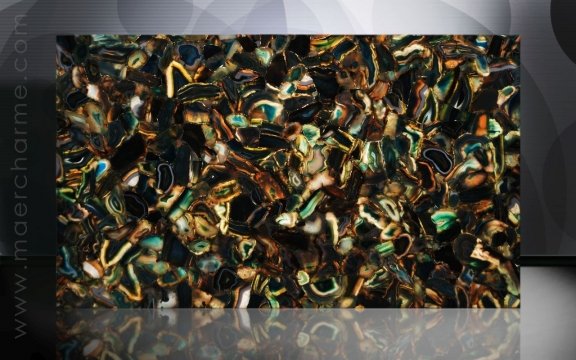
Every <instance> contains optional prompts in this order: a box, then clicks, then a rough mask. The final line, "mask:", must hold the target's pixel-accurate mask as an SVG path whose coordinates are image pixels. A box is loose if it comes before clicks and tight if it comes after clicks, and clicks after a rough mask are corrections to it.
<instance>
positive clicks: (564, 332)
mask: <svg viewBox="0 0 576 360" xmlns="http://www.w3.org/2000/svg"><path fill="white" fill-rule="evenodd" d="M575 14H576V2H572V1H570V0H483V1H469V0H444V1H438V0H437V1H433V0H413V1H410V3H409V5H408V4H407V1H402V0H390V1H386V0H354V1H343V0H311V1H304V0H285V1H272V0H245V1H238V0H200V1H192V0H188V1H184V0H178V1H177V0H164V1H163V0H141V1H134V0H132V1H130V0H113V1H83V0H82V1H81V0H75V1H72V0H67V1H59V2H56V1H48V0H37V1H33V0H24V1H17V0H2V2H1V3H0V114H2V119H1V120H0V255H2V256H6V255H8V256H9V255H11V254H13V250H14V249H13V244H14V240H15V239H14V234H13V230H12V222H13V221H14V217H13V212H14V210H13V206H14V201H13V191H14V187H13V173H11V172H10V171H9V169H10V167H11V166H12V165H13V161H14V157H15V156H16V154H15V153H14V150H13V140H14V125H13V114H14V105H15V103H16V99H15V97H14V93H13V92H14V87H15V86H16V85H18V84H25V85H26V86H27V87H28V97H27V100H26V101H27V103H28V104H29V109H28V110H29V112H28V113H29V115H28V121H29V125H28V126H27V130H28V131H29V134H28V139H29V152H28V156H29V162H28V165H29V171H28V176H29V186H28V188H27V194H28V196H29V197H30V199H31V200H30V202H29V209H28V211H29V214H28V219H29V231H28V234H27V236H28V241H29V242H28V244H27V250H28V252H27V255H29V256H33V255H39V256H40V255H46V256H53V255H54V254H55V249H56V241H55V230H56V229H55V221H54V219H55V216H56V212H55V194H54V189H55V182H54V169H55V159H54V157H55V156H54V151H55V136H54V134H55V131H56V122H55V121H54V119H55V110H54V63H55V59H54V55H55V51H54V50H55V36H56V35H57V34H89V33H122V34H132V33H148V34H151V33H172V34H206V33H215V34H226V33H228V34H231V33H232V34H234V33H270V34H273V33H337V34H348V33H349V34H371V33H375V34H376V33H377V34H391V33H394V34H402V33H404V34H406V33H412V34H414V33H421V34H446V33H452V34H456V33H466V34H477V33H487V34H520V36H521V38H522V40H521V41H522V45H521V46H522V50H521V59H522V60H521V61H522V80H521V83H522V102H521V111H522V180H521V181H522V196H521V199H522V221H521V223H522V237H523V247H522V252H523V254H525V255H576V221H572V220H573V219H574V218H575V215H576V202H575V201H574V200H576V188H575V187H573V186H572V184H574V183H575V181H576V159H575V158H574V157H573V154H574V153H576V140H573V139H576V118H575V116H574V114H576V101H575V100H576V99H575V94H576V91H575V90H576V43H575V42H574V41H573V40H572V39H571V37H572V36H573V34H576V20H574V19H573V17H574V15H575ZM16 15H26V17H25V19H24V21H23V22H24V23H25V24H26V29H27V32H28V33H27V34H26V35H25V36H20V37H17V36H15V35H14V33H13V30H14V18H15V16H16ZM18 39H26V41H27V42H28V51H27V52H26V54H25V58H26V59H27V61H28V70H27V72H26V75H25V76H26V78H24V77H23V76H24V75H23V74H19V73H17V72H15V71H14V60H15V58H16V56H17V54H16V53H15V52H14V43H15V41H16V40H18ZM41 272H42V268H38V271H36V272H35V274H39V273H41ZM44 272H45V274H44V275H42V278H41V279H36V278H35V277H34V275H33V274H34V273H32V272H31V273H29V275H30V279H36V280H37V281H38V282H43V283H44V285H45V286H46V284H54V278H53V272H52V270H50V268H49V267H48V266H47V267H46V268H45V271H44ZM574 275H575V272H574V271H572V270H570V269H568V268H564V269H557V268H556V269H555V268H523V269H522V297H523V304H522V311H521V313H522V316H521V318H522V321H521V327H522V331H521V353H522V358H523V359H570V358H573V356H570V354H572V353H574V352H575V351H576V343H575V342H574V341H573V334H574V333H575V332H576V320H574V317H573V316H572V314H571V312H572V311H571V307H572V306H571V305H572V304H573V302H574V297H575V296H576V290H573V289H571V286H570V283H571V282H573V281H574ZM36 276H39V275H36ZM6 289H7V290H6ZM41 289H43V288H31V289H30V291H33V290H36V294H38V297H37V298H36V299H35V300H36V304H35V305H34V306H33V307H34V309H36V308H38V309H40V308H41V309H42V310H37V311H36V312H34V311H33V309H32V306H31V307H30V311H29V313H28V314H27V316H28V320H29V322H30V323H31V324H34V322H35V321H36V322H38V324H44V326H46V327H47V328H50V327H51V326H52V325H51V324H53V321H52V320H50V319H52V318H51V316H52V315H49V314H48V313H50V312H51V311H52V310H51V309H53V307H51V305H50V304H49V303H47V305H41V304H39V303H38V302H39V301H41V300H39V299H40V297H41V296H40V295H42V294H44V296H45V295H46V293H49V291H44V290H42V291H41ZM12 290H13V289H12V288H10V285H9V286H8V287H4V286H2V291H0V300H2V299H3V298H7V297H8V294H9V293H11V292H12ZM30 294H32V293H29V296H31V295H30ZM52 294H53V293H52ZM50 296H53V295H50ZM446 311H450V310H446ZM2 315H3V314H2ZM39 319H44V320H45V323H44V322H42V321H40V320H39ZM1 320H2V321H1V322H2V323H3V324H10V321H11V320H10V319H9V318H1ZM6 326H9V325H6ZM3 331H4V328H3ZM31 334H32V332H31ZM31 336H32V337H31V340H30V341H31V344H36V345H40V344H42V343H43V344H44V346H48V345H47V344H48V343H49V342H50V341H49V339H50V336H51V335H49V331H48V332H46V331H44V330H38V333H37V334H32V335H31ZM3 338H4V337H3ZM42 339H44V340H42ZM52 339H53V338H52ZM34 349H36V350H34ZM28 351H36V353H35V354H36V355H38V354H39V353H40V352H42V350H41V348H39V347H36V348H35V347H30V348H29V349H28ZM34 356H35V355H33V356H32V357H23V358H35V359H40V358H44V357H34Z"/></svg>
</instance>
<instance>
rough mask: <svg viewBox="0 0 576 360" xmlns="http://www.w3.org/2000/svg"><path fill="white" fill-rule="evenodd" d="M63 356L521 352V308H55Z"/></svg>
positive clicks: (483, 355) (500, 355) (489, 355)
mask: <svg viewBox="0 0 576 360" xmlns="http://www.w3.org/2000/svg"><path fill="white" fill-rule="evenodd" d="M57 325H58V326H57V331H58V338H59V342H58V347H57V352H58V357H59V358H61V359H78V358H99V359H519V358H520V311H519V310H518V309H442V310H440V309H438V310H433V309H367V310H363V311H357V310H350V309H329V310H320V311H318V310H297V309H290V310H262V309H212V310H199V309H197V310H190V309H158V310H152V309H150V310H148V309H144V310H103V309H102V310H90V309H82V310H73V311H61V312H60V313H59V314H58V323H57Z"/></svg>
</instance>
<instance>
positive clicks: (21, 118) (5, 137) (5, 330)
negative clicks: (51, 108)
mask: <svg viewBox="0 0 576 360" xmlns="http://www.w3.org/2000/svg"><path fill="white" fill-rule="evenodd" d="M7 10H8V11H2V13H0V21H1V22H2V23H8V24H11V28H10V35H9V36H8V37H7V39H6V42H5V43H4V44H3V47H2V52H3V53H2V54H0V55H2V56H1V57H0V59H2V60H0V73H1V75H0V77H1V78H2V81H1V85H0V114H2V121H1V122H0V139H1V140H0V165H1V171H0V189H1V195H2V199H1V204H2V205H0V231H1V233H0V281H1V282H2V284H1V285H0V304H1V305H2V307H3V309H2V310H3V311H2V312H1V316H0V332H1V335H0V339H1V340H0V344H2V346H3V349H4V351H5V352H6V353H10V354H19V355H18V358H21V359H52V358H55V356H56V349H55V345H54V344H55V340H56V339H55V307H54V276H53V273H54V257H53V256H46V255H47V254H48V253H49V252H46V251H43V250H41V249H42V248H43V247H45V246H40V247H39V246H38V244H40V243H44V244H48V243H49V242H55V238H54V234H53V233H54V232H53V231H51V230H52V229H48V228H46V227H45V226H44V224H45V223H46V219H42V214H44V216H51V214H52V213H53V211H51V209H50V208H51V207H53V205H51V204H49V203H46V201H44V200H42V201H38V199H45V198H44V197H43V196H39V194H40V193H42V192H44V193H46V192H48V191H50V190H49V188H48V187H53V186H52V184H51V180H52V179H53V175H52V176H50V174H43V173H42V172H45V169H46V167H43V166H40V167H39V166H38V163H39V160H40V161H44V160H43V159H42V157H43V156H45V155H43V156H39V154H42V153H43V152H44V153H46V149H45V148H44V149H43V147H44V146H43V144H44V142H45V140H46V139H45V140H41V141H39V139H38V131H37V129H36V128H37V127H40V128H41V131H40V134H43V135H42V136H45V137H46V138H47V139H48V138H49V140H48V141H50V142H53V139H54V137H55V135H51V133H53V131H50V130H48V129H50V128H51V127H52V124H50V123H47V122H46V120H47V119H48V118H49V117H50V116H51V114H48V113H46V112H45V106H44V104H45V103H46V101H47V100H46V99H43V98H45V97H46V85H45V84H42V82H40V81H37V80H35V77H36V74H35V71H36V70H37V66H35V65H36V64H34V63H35V62H37V61H38V60H37V59H38V58H39V56H49V55H48V54H44V55H42V54H39V51H38V50H37V49H35V47H36V43H37V42H38V39H37V36H38V34H35V32H34V31H33V29H34V27H33V26H31V25H32V20H31V19H30V17H29V15H27V14H25V13H14V12H13V11H9V10H13V9H7ZM42 182H43V183H44V184H45V186H46V187H45V188H42V186H38V184H39V183H42ZM49 209H50V210H49ZM39 234H44V236H38V235H39ZM12 350H14V351H12Z"/></svg>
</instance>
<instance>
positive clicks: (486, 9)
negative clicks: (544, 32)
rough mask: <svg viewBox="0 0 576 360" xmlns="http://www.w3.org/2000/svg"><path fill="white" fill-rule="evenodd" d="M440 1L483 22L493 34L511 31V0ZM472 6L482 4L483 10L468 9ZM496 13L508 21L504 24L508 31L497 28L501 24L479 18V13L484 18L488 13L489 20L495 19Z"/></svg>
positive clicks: (498, 16)
mask: <svg viewBox="0 0 576 360" xmlns="http://www.w3.org/2000/svg"><path fill="white" fill-rule="evenodd" d="M440 1H441V2H443V3H444V4H446V5H448V6H450V7H451V8H453V9H455V10H458V11H460V12H461V13H463V14H466V15H467V16H468V17H470V18H471V19H474V20H476V21H477V22H478V23H479V24H482V25H483V26H484V27H486V28H487V29H488V30H489V31H490V32H491V33H493V34H504V33H510V28H511V23H512V7H511V5H510V1H509V0H497V1H482V2H477V1H465V2H458V3H457V4H452V3H451V2H450V0H440ZM461 5H464V6H461ZM470 6H472V7H474V6H480V7H481V8H482V12H480V11H478V9H477V8H473V9H470V10H468V9H469V7H470ZM495 14H498V15H497V18H498V19H500V18H502V19H505V20H506V21H507V23H506V25H505V26H504V27H505V28H506V29H507V31H506V32H503V31H501V30H500V29H498V28H495V27H498V26H499V24H487V23H486V22H485V21H480V19H478V18H477V16H478V15H480V17H482V18H483V17H484V16H486V15H488V16H486V17H487V18H488V20H493V19H494V18H495V16H494V15H495Z"/></svg>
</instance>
